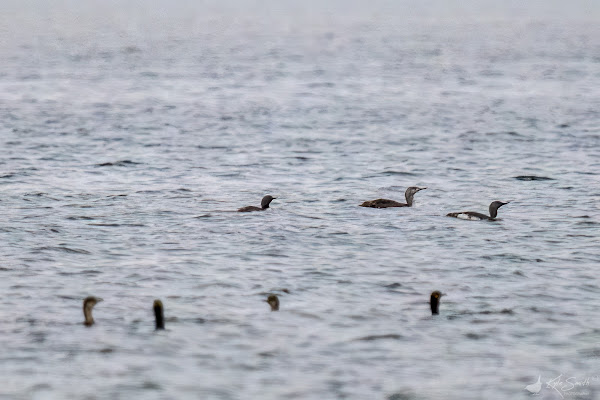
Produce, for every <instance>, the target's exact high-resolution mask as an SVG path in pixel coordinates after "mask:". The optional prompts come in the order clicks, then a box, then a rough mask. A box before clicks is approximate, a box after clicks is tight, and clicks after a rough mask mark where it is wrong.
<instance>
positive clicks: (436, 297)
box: [429, 290, 443, 315]
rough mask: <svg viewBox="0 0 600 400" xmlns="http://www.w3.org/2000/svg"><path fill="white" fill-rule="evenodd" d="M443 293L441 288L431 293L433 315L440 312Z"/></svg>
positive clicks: (430, 302)
mask: <svg viewBox="0 0 600 400" xmlns="http://www.w3.org/2000/svg"><path fill="white" fill-rule="evenodd" d="M442 296H443V294H442V292H440V291H439V290H435V291H433V292H432V293H431V297H430V298H429V305H430V306H431V315H437V314H439V313H440V299H441V298H442Z"/></svg>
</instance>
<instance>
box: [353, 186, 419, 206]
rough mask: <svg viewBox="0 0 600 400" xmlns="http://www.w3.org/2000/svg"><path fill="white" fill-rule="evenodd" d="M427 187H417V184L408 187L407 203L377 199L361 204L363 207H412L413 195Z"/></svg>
mask: <svg viewBox="0 0 600 400" xmlns="http://www.w3.org/2000/svg"><path fill="white" fill-rule="evenodd" d="M425 189H427V188H426V187H417V186H411V187H409V188H408V189H406V192H405V193H404V197H405V198H406V203H400V202H397V201H395V200H388V199H377V200H370V201H365V202H364V203H362V204H360V206H361V207H371V208H390V207H412V205H413V197H414V195H415V193H417V192H419V191H421V190H425Z"/></svg>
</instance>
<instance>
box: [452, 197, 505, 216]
mask: <svg viewBox="0 0 600 400" xmlns="http://www.w3.org/2000/svg"><path fill="white" fill-rule="evenodd" d="M508 203H510V201H507V202H503V201H493V202H492V204H490V215H489V216H487V215H485V214H481V213H478V212H475V211H462V212H453V213H449V214H446V216H447V217H454V218H458V219H466V220H469V221H482V220H483V221H495V220H496V217H497V216H498V209H499V208H500V207H502V206H503V205H505V204H508Z"/></svg>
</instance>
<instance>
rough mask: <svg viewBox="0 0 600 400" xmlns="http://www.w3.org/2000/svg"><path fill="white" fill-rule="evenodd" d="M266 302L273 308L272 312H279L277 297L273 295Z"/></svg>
mask: <svg viewBox="0 0 600 400" xmlns="http://www.w3.org/2000/svg"><path fill="white" fill-rule="evenodd" d="M265 301H266V302H267V303H269V305H270V306H271V311H279V297H277V295H274V294H271V295H269V297H267V299H266V300H265Z"/></svg>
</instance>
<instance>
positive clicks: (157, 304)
mask: <svg viewBox="0 0 600 400" xmlns="http://www.w3.org/2000/svg"><path fill="white" fill-rule="evenodd" d="M152 309H153V310H154V322H155V323H156V330H159V329H165V316H164V311H163V303H162V301H160V300H158V299H156V300H154V304H153V305H152Z"/></svg>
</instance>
